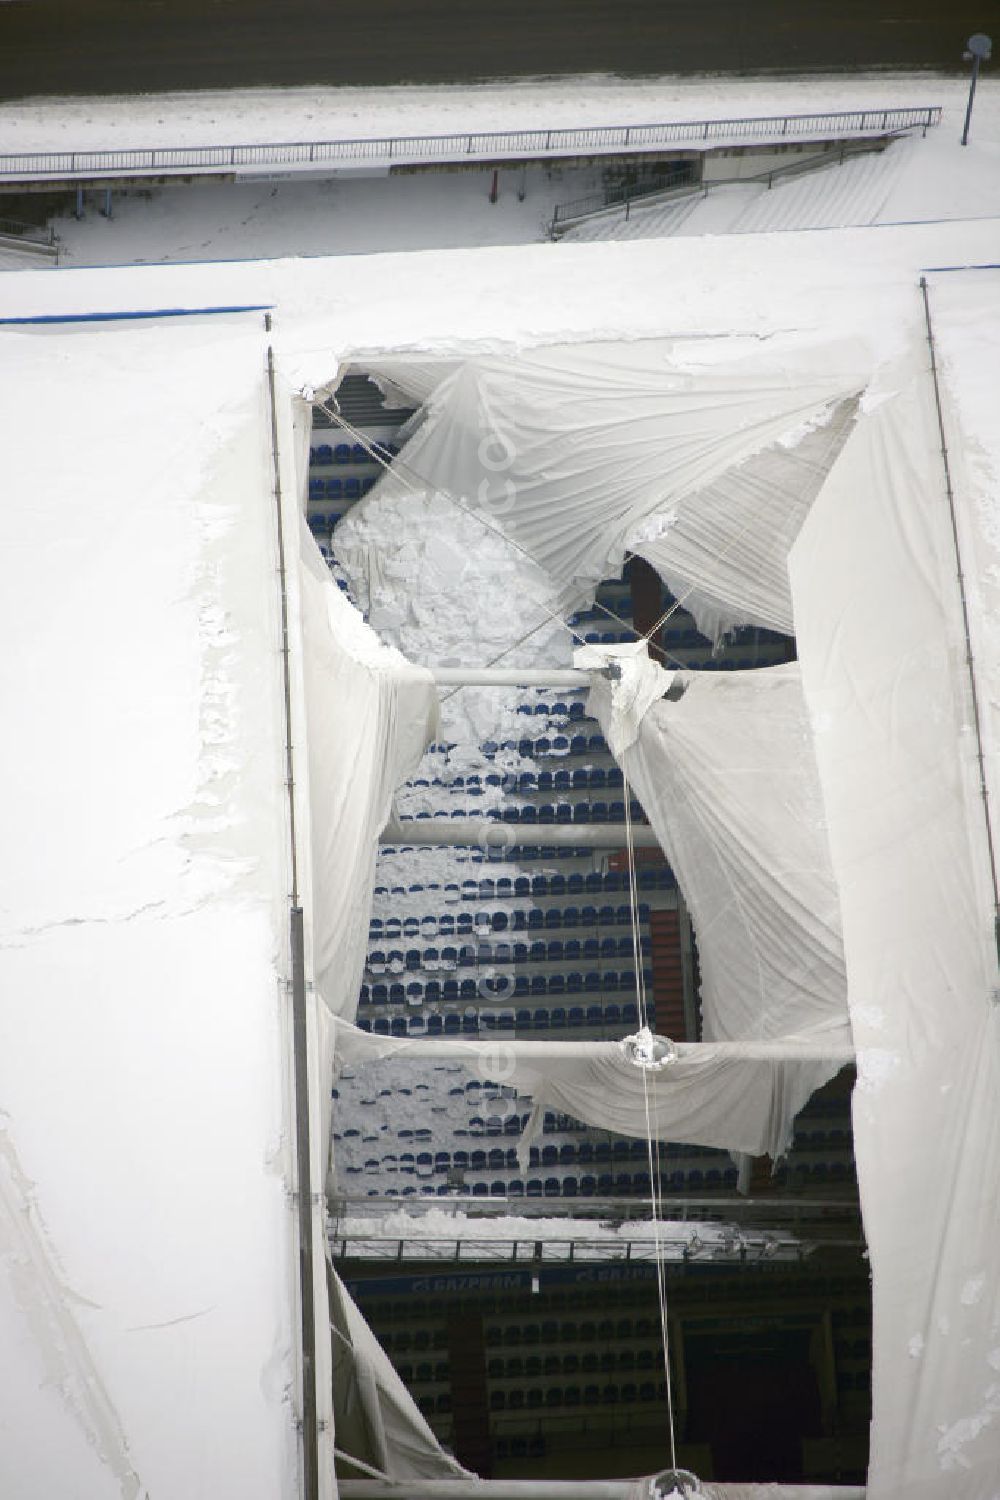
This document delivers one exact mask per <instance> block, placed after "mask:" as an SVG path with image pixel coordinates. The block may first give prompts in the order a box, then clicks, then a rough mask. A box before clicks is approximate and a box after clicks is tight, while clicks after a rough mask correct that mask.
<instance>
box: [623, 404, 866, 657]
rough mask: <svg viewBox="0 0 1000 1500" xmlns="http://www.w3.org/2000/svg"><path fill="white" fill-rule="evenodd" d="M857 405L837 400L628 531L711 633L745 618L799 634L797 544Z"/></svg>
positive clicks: (633, 547)
mask: <svg viewBox="0 0 1000 1500" xmlns="http://www.w3.org/2000/svg"><path fill="white" fill-rule="evenodd" d="M856 412H857V401H856V399H854V398H850V399H848V400H846V401H841V402H838V404H837V405H836V406H834V407H828V408H827V409H826V411H825V412H824V413H823V415H822V419H821V420H819V421H818V423H817V425H816V426H814V427H812V428H809V429H807V430H806V431H805V432H804V433H800V434H794V433H793V434H791V435H790V436H789V437H788V438H786V439H783V440H782V441H780V442H778V443H776V444H775V445H774V446H773V447H771V448H767V449H766V450H765V451H764V452H763V453H756V454H754V455H753V457H751V458H748V459H747V460H746V462H745V463H742V464H739V465H737V466H736V467H735V468H732V469H728V470H727V471H726V473H725V474H721V475H720V476H719V478H718V479H716V480H714V481H713V482H712V483H711V484H709V485H706V486H705V487H704V488H702V489H699V490H697V491H695V493H694V494H693V495H689V496H688V497H687V498H686V499H684V500H681V501H680V502H679V503H678V504H677V505H676V506H674V507H673V508H672V509H671V510H670V511H668V512H666V513H665V514H664V513H663V512H658V513H657V514H656V515H654V516H651V517H650V519H649V520H648V521H647V522H646V523H644V525H643V526H641V527H640V528H639V530H638V531H636V532H633V534H632V535H631V536H630V537H629V539H628V547H629V550H630V551H632V552H637V553H639V555H640V556H642V557H644V558H645V559H646V560H647V562H650V563H652V565H653V567H654V568H655V569H656V571H657V572H658V573H659V575H660V577H661V578H662V579H663V580H664V582H665V583H666V585H667V587H668V588H669V589H670V592H671V593H672V594H673V596H674V598H675V599H682V600H683V601H684V608H685V609H686V610H687V611H688V613H689V614H690V615H692V616H693V618H694V622H695V624H696V625H697V627H698V629H699V630H700V631H701V633H702V635H704V636H707V637H708V638H709V640H711V641H715V642H718V641H719V640H721V639H722V637H723V636H724V635H725V634H726V633H727V632H728V631H730V630H732V629H734V628H735V627H736V626H737V625H756V626H761V627H763V628H764V629H765V630H776V631H779V632H780V633H781V634H782V635H794V634H795V628H794V625H793V623H792V596H791V589H790V587H789V583H788V553H789V550H790V548H791V546H792V543H793V542H794V541H795V538H796V537H797V536H798V534H799V531H800V530H801V528H802V523H803V522H804V521H805V518H806V516H807V515H808V514H809V507H810V505H811V504H812V502H813V501H814V500H815V498H816V496H817V494H818V493H819V491H820V488H821V487H822V485H823V483H824V481H825V479H826V476H827V474H828V473H829V472H830V468H831V466H832V465H833V463H834V460H835V459H836V457H837V455H838V453H839V452H840V450H841V448H842V447H843V445H844V443H845V442H846V440H847V436H848V433H849V432H850V430H851V427H852V425H853V423H854V419H855V414H856Z"/></svg>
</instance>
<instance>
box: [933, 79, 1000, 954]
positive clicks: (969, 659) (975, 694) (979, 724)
mask: <svg viewBox="0 0 1000 1500" xmlns="http://www.w3.org/2000/svg"><path fill="white" fill-rule="evenodd" d="M976 61H977V62H978V61H979V59H978V58H977V59H976ZM969 107H970V109H971V107H972V102H971V99H970V101H969ZM920 293H921V296H922V297H923V299H924V322H925V323H926V325H927V347H928V349H929V350H930V357H931V380H932V382H933V385H934V406H935V410H936V412H937V425H938V436H939V438H940V440H941V462H942V465H943V468H944V488H945V495H946V496H947V500H948V514H949V516H950V517H951V540H952V545H953V547H954V549H955V571H956V574H957V577H958V596H959V601H960V603H961V606H962V626H963V628H964V631H965V664H966V667H967V669H968V673H969V691H970V693H971V696H972V722H973V726H974V728H975V731H976V756H977V759H978V761H979V794H980V796H981V798H982V802H983V820H984V822H985V825H986V849H987V853H988V855H989V861H990V876H991V878H992V881H993V936H994V941H995V942H996V950H997V962H998V963H1000V879H998V872H997V855H996V848H995V846H994V842H993V815H992V811H991V808H990V792H989V782H988V781H987V779H986V756H985V753H984V750H983V721H982V712H981V709H980V706H979V687H978V683H977V680H976V663H975V658H974V656H973V654H972V631H971V627H970V624H969V603H968V599H967V597H966V592H965V573H964V571H963V568H962V548H961V543H960V541H959V536H958V516H957V514H956V512H955V491H954V488H953V486H952V482H951V461H950V459H949V457H948V440H947V436H946V434H945V428H944V411H943V409H942V406H941V386H940V382H939V380H938V367H937V353H936V350H935V346H934V327H933V324H932V323H931V303H930V294H929V292H928V289H927V277H926V276H921V278H920Z"/></svg>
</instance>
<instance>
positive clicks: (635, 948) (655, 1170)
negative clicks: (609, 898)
mask: <svg viewBox="0 0 1000 1500" xmlns="http://www.w3.org/2000/svg"><path fill="white" fill-rule="evenodd" d="M622 787H623V792H624V797H625V843H626V857H627V860H628V886H629V908H630V913H631V918H632V952H633V955H634V962H635V976H636V1000H637V1002H638V1008H639V1022H640V1026H641V1027H642V1028H643V1030H645V1031H646V1032H647V1033H648V1034H649V1035H650V1036H652V1030H651V1028H650V1026H649V1017H648V1011H647V1007H646V979H645V975H644V973H643V969H642V943H641V938H640V933H639V893H638V883H637V879H636V869H635V844H634V842H633V838H632V789H631V787H630V785H629V781H628V776H627V775H626V774H625V770H624V767H623V768H622ZM639 1066H640V1069H641V1071H642V1099H643V1107H644V1110H645V1116H646V1156H647V1160H648V1162H649V1198H650V1209H651V1212H652V1221H653V1244H654V1254H655V1257H656V1289H657V1300H658V1303H659V1309H660V1337H661V1341H662V1345H663V1372H664V1376H665V1378H666V1384H667V1418H668V1422H669V1429H670V1466H671V1468H672V1469H676V1468H677V1440H676V1435H675V1431H674V1390H673V1381H672V1379H671V1374H670V1317H669V1311H668V1308H667V1277H666V1271H665V1269H664V1264H663V1255H662V1249H661V1247H662V1239H661V1222H662V1208H663V1204H662V1188H661V1185H660V1141H659V1128H658V1127H659V1121H657V1129H656V1131H655V1137H654V1130H653V1122H652V1120H651V1119H650V1108H649V1077H648V1073H649V1069H648V1068H647V1067H646V1066H645V1064H643V1063H641V1062H640V1064H639ZM654 1110H655V1100H654Z"/></svg>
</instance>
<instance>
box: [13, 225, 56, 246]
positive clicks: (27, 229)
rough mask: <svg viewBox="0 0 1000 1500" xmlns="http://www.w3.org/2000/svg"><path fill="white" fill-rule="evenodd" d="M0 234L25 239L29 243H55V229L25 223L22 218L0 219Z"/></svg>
mask: <svg viewBox="0 0 1000 1500" xmlns="http://www.w3.org/2000/svg"><path fill="white" fill-rule="evenodd" d="M0 234H2V235H6V237H7V238H8V239H17V240H23V241H24V242H25V244H28V245H53V244H54V243H55V238H56V236H55V230H53V229H45V228H43V227H42V226H41V225H40V224H25V223H23V222H22V221H21V220H20V219H0Z"/></svg>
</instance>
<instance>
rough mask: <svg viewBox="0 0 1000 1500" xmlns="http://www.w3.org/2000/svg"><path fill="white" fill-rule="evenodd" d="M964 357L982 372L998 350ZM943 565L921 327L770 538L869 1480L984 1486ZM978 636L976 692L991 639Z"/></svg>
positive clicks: (976, 813) (953, 688)
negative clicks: (847, 1154)
mask: <svg viewBox="0 0 1000 1500" xmlns="http://www.w3.org/2000/svg"><path fill="white" fill-rule="evenodd" d="M921 334H922V330H921ZM976 374H977V377H978V382H986V389H989V382H991V381H993V382H995V381H996V379H997V375H998V370H997V362H996V361H994V362H993V364H992V366H991V367H989V368H986V369H982V370H981V371H977V372H976ZM946 394H947V393H946ZM992 482H993V483H994V484H995V477H994V479H993V481H992ZM958 503H959V506H960V509H959V524H960V528H961V529H963V530H965V529H966V528H973V527H975V526H976V525H977V524H978V520H977V516H976V513H975V510H974V508H973V506H972V505H971V504H969V505H968V506H967V508H964V509H963V508H962V497H961V495H959V496H958ZM956 571H957V570H956V556H955V547H954V540H953V537H952V534H951V523H950V517H949V507H948V500H947V496H946V491H945V485H944V475H943V470H942V464H941V454H940V439H939V435H938V428H937V416H936V412H935V405H934V393H933V387H932V384H931V379H930V374H929V371H928V360H927V349H926V344H925V342H924V340H923V338H922V337H921V339H920V343H919V345H917V346H915V349H914V353H913V355H912V357H911V358H910V360H909V361H908V363H907V365H906V366H904V367H902V368H900V369H898V370H896V371H894V372H892V374H891V377H890V376H889V375H887V376H886V378H885V379H884V381H883V383H882V388H881V390H880V392H879V400H878V404H876V403H875V402H874V401H873V402H872V405H871V409H870V411H869V412H868V413H867V414H865V415H863V416H862V418H861V419H860V420H859V423H858V426H857V430H856V431H855V433H854V434H853V436H852V437H851V439H850V441H849V442H848V444H847V445H846V447H845V449H844V452H843V454H842V456H841V458H840V460H839V462H838V463H837V465H836V467H835V468H834V470H833V472H832V474H831V476H830V479H829V481H828V483H827V485H826V487H825V488H824V490H823V492H822V493H821V495H820V496H819V498H818V500H817V502H816V504H815V506H814V508H813V511H812V513H811V515H810V517H809V518H808V520H807V522H806V524H805V527H804V528H803V531H802V534H801V535H800V537H799V540H798V542H797V543H796V545H795V547H794V549H793V552H792V556H791V579H792V591H793V596H794V600H795V618H796V632H797V638H798V645H799V657H800V661H801V664H802V674H803V683H804V687H805V694H806V700H807V703H808V705H809V709H810V713H811V716H812V720H813V723H814V725H815V726H816V737H815V743H816V750H817V759H818V765H819V774H820V780H821V783H822V788H823V798H824V803H825V806H826V810H827V819H828V824H829V830H830V846H831V852H832V858H833V867H834V873H835V876H836V879H837V885H838V888H839V891H840V904H841V912H842V918H843V931H844V947H845V956H846V964H847V978H848V996H849V1001H850V1007H851V1019H852V1022H853V1027H854V1034H855V1039H856V1043H857V1048H858V1070H859V1081H858V1086H857V1088H856V1090H855V1095H854V1141H855V1152H856V1157H857V1164H858V1178H859V1183H860V1188H861V1203H862V1209H863V1213H864V1222H865V1233H866V1238H867V1242H868V1248H869V1253H870V1259H871V1270H872V1295H873V1318H874V1324H873V1349H874V1362H873V1372H872V1375H873V1383H872V1397H873V1424H872V1437H871V1462H870V1469H869V1475H868V1488H867V1495H868V1500H940V1497H941V1496H942V1495H948V1496H949V1497H950V1500H992V1497H993V1496H995V1495H996V1494H997V1485H998V1476H1000V1278H998V1276H997V1246H998V1245H1000V1194H998V1193H997V1190H996V1184H997V1182H998V1181H1000V1009H998V1007H997V1004H996V991H995V990H994V986H995V985H996V983H997V953H996V947H995V940H994V932H993V912H994V891H993V888H992V883H991V879H990V872H989V858H988V846H987V838H986V823H985V819H984V810H983V801H982V797H981V795H980V791H979V786H978V769H977V765H976V736H975V732H974V729H973V716H972V709H971V703H970V694H969V677H968V667H967V664H966V641H965V635H964V629H963V623H962V611H961V604H960V600H959V594H958V585H957V581H956ZM977 588H978V584H977V583H970V596H971V599H972V608H973V610H975V608H976V598H977ZM980 638H981V639H982V640H983V643H984V644H983V648H982V651H981V652H980V653H979V655H978V656H977V661H976V668H977V672H978V673H979V674H980V691H981V697H982V701H984V702H989V701H991V700H995V698H996V696H997V692H998V687H1000V672H998V664H997V657H996V645H995V635H994V636H993V637H992V638H991V637H990V636H989V635H988V634H987V633H986V632H985V631H982V632H980ZM991 651H992V655H990V654H989V653H990V652H991ZM987 765H988V767H989V762H987ZM989 769H990V770H992V767H989Z"/></svg>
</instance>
